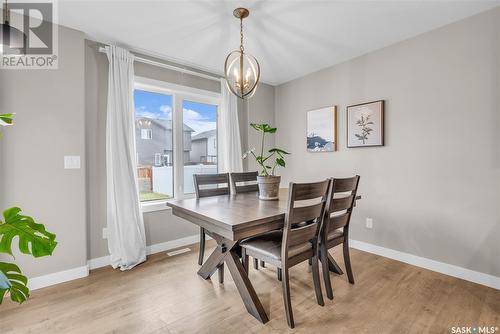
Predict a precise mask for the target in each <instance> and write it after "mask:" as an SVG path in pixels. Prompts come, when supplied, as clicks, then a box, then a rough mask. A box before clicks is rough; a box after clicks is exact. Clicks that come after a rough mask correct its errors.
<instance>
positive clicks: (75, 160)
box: [64, 155, 80, 169]
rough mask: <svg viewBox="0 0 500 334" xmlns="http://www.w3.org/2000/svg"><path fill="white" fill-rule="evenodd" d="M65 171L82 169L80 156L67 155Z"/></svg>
mask: <svg viewBox="0 0 500 334" xmlns="http://www.w3.org/2000/svg"><path fill="white" fill-rule="evenodd" d="M64 169H80V156H79V155H65V156H64Z"/></svg>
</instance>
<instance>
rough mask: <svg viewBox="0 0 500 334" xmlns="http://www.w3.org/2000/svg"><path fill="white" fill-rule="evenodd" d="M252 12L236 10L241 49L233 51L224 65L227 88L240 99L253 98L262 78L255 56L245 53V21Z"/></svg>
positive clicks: (244, 9) (242, 9) (243, 9)
mask: <svg viewBox="0 0 500 334" xmlns="http://www.w3.org/2000/svg"><path fill="white" fill-rule="evenodd" d="M249 14H250V12H249V11H248V9H246V8H236V9H235V10H234V11H233V15H234V16H235V17H236V18H237V19H239V20H240V49H239V50H235V51H232V52H231V53H230V54H229V55H228V56H227V58H226V61H225V63H224V76H225V78H226V86H227V88H228V89H229V90H230V91H231V92H232V93H233V94H234V95H236V96H238V97H239V98H240V99H248V98H251V97H252V96H253V95H254V94H255V91H256V89H257V84H258V83H259V78H260V65H259V62H258V61H257V59H255V57H254V56H252V55H249V54H248V53H245V48H244V47H243V19H244V18H246V17H248V15H249Z"/></svg>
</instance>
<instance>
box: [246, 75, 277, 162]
mask: <svg viewBox="0 0 500 334" xmlns="http://www.w3.org/2000/svg"><path fill="white" fill-rule="evenodd" d="M238 110H239V111H240V113H239V122H240V131H241V137H242V141H241V146H242V151H243V153H245V152H246V151H248V150H250V149H252V148H255V149H256V154H260V150H261V140H262V139H261V136H260V135H259V133H258V132H257V131H255V130H254V129H253V128H252V127H250V123H268V124H270V125H275V122H274V86H271V85H267V84H264V83H263V84H259V86H258V87H257V91H256V92H255V95H254V96H253V97H252V98H251V99H250V100H244V101H242V100H239V101H238ZM278 131H280V130H279V129H278ZM274 140H275V135H269V134H266V139H265V142H264V150H265V152H267V150H269V149H270V148H272V147H274ZM243 168H244V169H245V170H248V171H256V170H257V171H260V169H259V168H258V165H257V163H256V162H255V160H254V159H252V158H249V159H246V160H245V161H244V162H243Z"/></svg>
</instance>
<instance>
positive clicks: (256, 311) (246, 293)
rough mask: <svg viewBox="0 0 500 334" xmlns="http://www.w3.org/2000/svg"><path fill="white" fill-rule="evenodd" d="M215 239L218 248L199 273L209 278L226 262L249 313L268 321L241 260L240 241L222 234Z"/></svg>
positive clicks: (258, 318)
mask: <svg viewBox="0 0 500 334" xmlns="http://www.w3.org/2000/svg"><path fill="white" fill-rule="evenodd" d="M214 239H215V240H216V241H217V248H216V249H215V250H214V251H213V252H212V254H210V256H209V257H208V259H207V260H206V261H205V263H204V264H203V266H202V267H201V268H200V270H199V271H198V275H200V276H201V277H203V278H204V279H209V278H210V276H212V275H213V274H214V273H215V272H216V271H217V269H218V268H220V267H221V265H222V264H225V265H226V266H227V268H228V269H229V272H230V273H231V276H232V277H233V281H234V284H235V285H236V288H237V289H238V292H239V293H240V296H241V299H242V300H243V304H245V307H246V309H247V311H248V313H250V314H251V315H253V316H254V317H255V318H256V319H257V320H259V321H260V322H262V323H266V322H268V321H269V319H268V318H267V314H266V311H265V310H264V307H263V306H262V304H261V302H260V300H259V297H258V296H257V293H256V292H255V289H254V288H253V286H252V283H250V280H249V279H248V275H247V272H246V271H245V268H244V267H243V264H242V263H241V261H240V256H239V254H238V252H239V249H238V248H239V247H238V243H237V242H236V241H231V240H227V239H225V238H223V237H221V236H215V237H214Z"/></svg>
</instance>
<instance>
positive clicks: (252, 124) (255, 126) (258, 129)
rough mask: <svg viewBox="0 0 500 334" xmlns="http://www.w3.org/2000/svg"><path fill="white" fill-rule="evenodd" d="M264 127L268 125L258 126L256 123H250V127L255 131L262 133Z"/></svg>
mask: <svg viewBox="0 0 500 334" xmlns="http://www.w3.org/2000/svg"><path fill="white" fill-rule="evenodd" d="M264 125H267V124H256V123H250V126H251V127H252V128H254V129H255V130H257V131H261V132H264Z"/></svg>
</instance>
